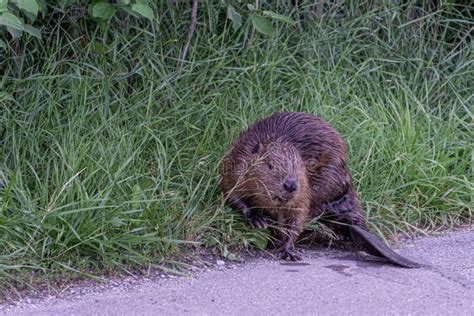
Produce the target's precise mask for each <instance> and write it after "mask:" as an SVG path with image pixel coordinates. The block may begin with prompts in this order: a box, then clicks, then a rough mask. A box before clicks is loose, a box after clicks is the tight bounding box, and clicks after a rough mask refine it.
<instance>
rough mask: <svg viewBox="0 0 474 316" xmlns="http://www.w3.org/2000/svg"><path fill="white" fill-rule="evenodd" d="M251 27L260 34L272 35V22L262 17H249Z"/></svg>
mask: <svg viewBox="0 0 474 316" xmlns="http://www.w3.org/2000/svg"><path fill="white" fill-rule="evenodd" d="M251 19H252V23H253V26H255V28H256V29H257V31H259V32H260V33H262V34H265V35H272V34H273V32H274V29H273V25H272V22H270V21H269V20H268V19H267V18H264V17H263V16H258V15H253V16H252V17H251Z"/></svg>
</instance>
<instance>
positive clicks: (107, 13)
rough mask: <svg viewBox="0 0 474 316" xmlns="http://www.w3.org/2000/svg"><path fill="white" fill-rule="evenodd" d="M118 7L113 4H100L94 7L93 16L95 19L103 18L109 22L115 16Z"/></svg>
mask: <svg viewBox="0 0 474 316" xmlns="http://www.w3.org/2000/svg"><path fill="white" fill-rule="evenodd" d="M115 11H117V7H116V6H114V5H113V4H110V3H106V2H98V3H96V4H95V5H94V7H92V16H93V17H95V18H101V19H104V20H108V19H110V18H111V17H113V16H114V14H115Z"/></svg>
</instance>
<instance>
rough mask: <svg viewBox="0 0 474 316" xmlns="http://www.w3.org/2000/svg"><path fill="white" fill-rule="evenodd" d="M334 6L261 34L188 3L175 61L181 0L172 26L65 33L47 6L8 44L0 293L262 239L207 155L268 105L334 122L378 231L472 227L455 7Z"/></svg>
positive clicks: (227, 250) (465, 81)
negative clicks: (225, 197)
mask: <svg viewBox="0 0 474 316" xmlns="http://www.w3.org/2000/svg"><path fill="white" fill-rule="evenodd" d="M341 3H342V4H341V6H340V7H336V8H325V10H326V9H327V10H328V11H327V12H326V13H325V14H323V15H322V16H319V17H318V16H316V17H314V20H312V19H311V18H309V17H308V14H307V15H306V16H305V22H304V23H299V24H298V25H295V26H291V25H287V24H282V23H275V24H274V25H273V27H275V33H274V35H272V36H263V35H261V34H259V33H258V32H254V31H253V26H252V22H251V20H250V19H247V20H245V21H243V22H242V23H243V26H242V27H241V28H239V29H238V30H234V29H233V27H232V21H230V20H228V19H226V11H225V10H222V12H221V14H211V13H212V12H215V11H212V10H211V9H210V7H207V6H206V7H203V8H201V11H200V15H199V19H198V25H197V28H196V32H195V33H194V36H193V39H192V45H191V48H190V49H189V53H188V55H187V61H185V62H183V63H182V65H181V66H180V60H179V56H180V51H181V48H182V46H183V43H184V42H185V41H186V32H187V26H188V24H189V15H190V5H189V4H186V5H185V4H179V5H180V6H181V7H180V8H181V9H182V10H181V11H177V12H174V14H176V15H175V16H173V21H175V24H173V23H171V22H170V21H167V22H166V23H165V22H163V20H161V21H160V22H158V21H156V22H154V23H150V22H148V21H147V20H145V21H144V20H143V19H135V18H125V19H122V20H120V19H118V18H117V19H112V20H111V21H110V24H109V27H106V26H104V25H103V24H99V25H96V24H94V23H87V24H84V25H82V24H80V23H79V24H78V25H79V26H77V27H78V28H79V27H80V30H81V31H80V32H78V30H77V29H74V28H73V25H74V21H75V20H73V19H72V18H71V19H68V18H64V17H61V16H59V15H52V16H51V18H50V20H48V21H47V22H48V24H47V25H48V27H49V29H48V30H47V32H46V33H45V34H46V35H45V36H43V42H41V41H39V40H38V39H36V38H34V37H22V38H21V41H20V40H18V39H12V40H11V41H10V42H8V44H9V46H8V48H7V49H6V50H5V51H3V52H2V54H3V57H2V58H1V59H0V73H3V75H2V77H1V81H0V145H1V146H0V289H1V288H6V287H9V286H15V287H17V286H19V285H20V284H28V283H30V282H31V280H33V279H35V278H37V277H40V278H43V280H44V278H54V277H59V278H61V277H64V276H65V275H74V274H79V275H82V274H88V273H92V274H94V273H98V272H99V273H103V272H105V271H115V270H119V271H120V270H123V271H125V270H127V269H130V268H135V267H147V266H149V267H155V268H160V267H163V266H164V265H165V264H166V263H172V262H173V261H171V260H175V259H176V258H179V254H181V253H183V252H185V251H186V250H188V249H193V248H194V247H201V246H211V247H215V249H218V250H219V251H221V252H222V254H223V255H225V256H229V254H231V252H232V251H234V250H235V249H239V248H240V249H242V248H243V247H248V246H252V245H253V246H257V247H262V246H264V245H265V239H264V238H265V234H264V232H260V231H252V230H249V229H247V228H246V226H245V225H244V223H243V222H242V219H241V217H240V215H238V214H235V213H233V212H232V211H231V210H230V209H228V208H226V207H223V205H222V200H221V198H220V197H219V194H218V187H217V184H218V163H219V160H220V158H221V157H222V155H223V153H224V151H225V149H226V148H227V146H228V145H229V143H230V142H231V141H232V140H233V139H234V138H235V137H236V136H237V135H238V133H239V131H241V130H242V129H244V128H245V127H246V126H247V125H248V124H249V123H250V122H253V121H255V120H257V119H259V118H261V117H263V116H265V115H268V114H270V113H272V112H274V111H278V110H292V111H307V112H310V113H314V114H317V115H320V116H322V117H323V118H325V119H326V120H328V121H329V122H330V123H331V124H333V125H334V126H335V127H336V128H337V129H338V130H339V131H340V133H341V134H342V135H343V137H344V139H345V141H346V143H347V151H348V157H349V161H350V169H351V170H352V174H353V177H354V181H355V184H356V186H357V188H358V191H359V192H360V195H361V198H362V201H363V205H364V207H365V209H366V211H367V214H368V217H369V219H370V224H371V225H370V228H371V229H372V230H373V231H374V232H376V233H378V234H379V235H380V236H383V235H384V236H395V235H396V234H399V233H406V234H412V233H417V232H429V231H433V230H436V229H439V228H451V227H453V226H455V225H459V224H461V223H470V222H471V218H472V212H473V202H474V200H473V178H472V172H473V170H472V168H473V167H472V161H471V157H472V152H473V141H472V140H473V137H472V136H473V135H472V122H473V113H472V92H473V83H474V80H473V78H474V73H473V67H472V41H471V37H470V36H471V27H472V19H471V17H470V16H469V17H468V16H466V15H464V16H463V15H462V14H461V13H460V11H457V10H455V9H453V7H450V6H445V7H441V8H439V10H435V11H433V12H425V11H423V10H422V9H420V11H419V13H420V12H421V13H422V14H421V13H420V15H419V16H418V17H416V18H413V17H411V16H410V15H409V14H408V13H407V12H408V11H409V10H411V9H410V7H409V6H404V7H402V8H400V7H394V6H389V5H387V6H382V7H368V5H361V6H360V7H356V6H354V4H353V3H352V2H351V1H347V2H345V3H344V2H341ZM354 7H355V8H354ZM155 9H156V8H155ZM290 9H291V8H289V9H288V10H290ZM216 10H217V9H216ZM302 10H304V8H303V9H302ZM274 11H275V12H282V10H280V9H278V8H276V9H275V10H274ZM178 12H179V13H178ZM218 12H219V11H218ZM410 12H411V11H410ZM463 12H464V13H463V14H467V13H466V12H469V10H467V11H463ZM285 14H287V15H288V16H292V17H293V18H294V19H298V13H296V12H294V11H292V12H290V11H288V12H286V13H285ZM0 52H1V51H0ZM177 256H178V257H177ZM69 272H70V273H69Z"/></svg>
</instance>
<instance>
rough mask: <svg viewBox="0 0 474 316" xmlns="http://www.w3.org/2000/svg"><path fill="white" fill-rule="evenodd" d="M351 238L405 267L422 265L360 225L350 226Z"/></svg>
mask: <svg viewBox="0 0 474 316" xmlns="http://www.w3.org/2000/svg"><path fill="white" fill-rule="evenodd" d="M349 232H350V234H351V238H352V240H353V241H354V242H356V243H357V244H358V245H359V246H361V247H362V249H363V250H364V251H366V252H367V253H369V254H371V255H373V256H376V257H380V258H384V259H386V260H387V261H388V262H389V263H391V264H394V265H397V266H400V267H403V268H420V267H421V265H420V264H418V263H416V262H413V261H411V260H408V259H407V258H405V257H402V256H401V255H399V254H398V253H396V252H395V251H393V250H392V249H390V248H389V247H388V246H387V245H385V244H384V243H383V242H382V241H381V240H379V239H378V238H377V237H375V236H374V235H372V234H371V233H369V232H368V231H366V230H365V229H363V228H361V227H358V226H349Z"/></svg>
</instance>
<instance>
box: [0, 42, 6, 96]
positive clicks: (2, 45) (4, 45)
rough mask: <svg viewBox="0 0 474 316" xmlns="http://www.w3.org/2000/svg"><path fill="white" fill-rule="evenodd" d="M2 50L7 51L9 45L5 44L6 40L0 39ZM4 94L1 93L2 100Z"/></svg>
mask: <svg viewBox="0 0 474 316" xmlns="http://www.w3.org/2000/svg"><path fill="white" fill-rule="evenodd" d="M0 49H7V43H5V41H4V40H2V39H1V38H0ZM1 95H2V93H1V92H0V98H1Z"/></svg>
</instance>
